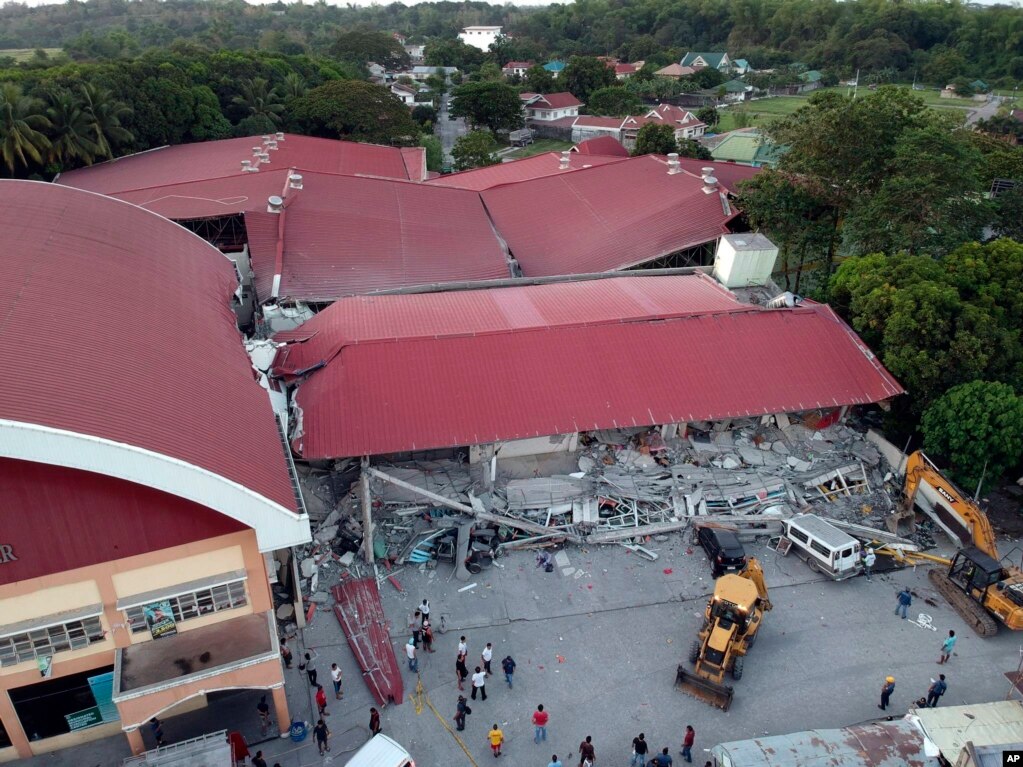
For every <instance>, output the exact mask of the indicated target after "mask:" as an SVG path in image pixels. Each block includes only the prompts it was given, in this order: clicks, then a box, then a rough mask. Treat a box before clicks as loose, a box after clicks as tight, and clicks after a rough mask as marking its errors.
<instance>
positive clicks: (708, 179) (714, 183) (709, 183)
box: [703, 176, 718, 194]
mask: <svg viewBox="0 0 1023 767" xmlns="http://www.w3.org/2000/svg"><path fill="white" fill-rule="evenodd" d="M717 190H718V180H717V179H716V178H714V177H713V176H704V177H703V193H704V194H714V192H716V191H717Z"/></svg>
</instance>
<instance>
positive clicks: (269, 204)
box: [266, 194, 284, 213]
mask: <svg viewBox="0 0 1023 767" xmlns="http://www.w3.org/2000/svg"><path fill="white" fill-rule="evenodd" d="M282 210H284V198H282V197H278V196H277V195H276V194H272V195H270V196H269V197H267V199H266V212H267V213H280V212H281V211H282Z"/></svg>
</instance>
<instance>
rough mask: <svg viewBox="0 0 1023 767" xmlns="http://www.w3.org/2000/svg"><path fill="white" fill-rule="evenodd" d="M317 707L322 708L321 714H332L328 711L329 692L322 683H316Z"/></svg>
mask: <svg viewBox="0 0 1023 767" xmlns="http://www.w3.org/2000/svg"><path fill="white" fill-rule="evenodd" d="M316 707H317V708H318V709H320V716H330V714H328V713H327V693H326V692H324V690H323V685H322V684H318V685H316Z"/></svg>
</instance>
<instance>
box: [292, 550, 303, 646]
mask: <svg viewBox="0 0 1023 767" xmlns="http://www.w3.org/2000/svg"><path fill="white" fill-rule="evenodd" d="M290 551H291V556H290V557H289V560H288V566H289V567H290V568H291V578H292V583H293V584H294V586H295V601H294V602H293V603H292V604H294V605H295V625H296V626H298V627H299V628H300V629H304V628H305V604H304V603H303V602H302V589H301V588H299V585H298V582H299V580H301V578H302V573H301V571H300V570H299V567H298V553H297V552H296V550H295V549H294V547H292V548H291V549H290Z"/></svg>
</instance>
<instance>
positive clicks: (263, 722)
mask: <svg viewBox="0 0 1023 767" xmlns="http://www.w3.org/2000/svg"><path fill="white" fill-rule="evenodd" d="M256 711H257V712H259V732H260V733H261V734H262V735H266V734H267V733H268V732H269V731H270V704H269V703H267V702H266V696H265V695H264V696H263V697H262V698H260V699H259V703H257V704H256Z"/></svg>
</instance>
